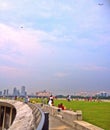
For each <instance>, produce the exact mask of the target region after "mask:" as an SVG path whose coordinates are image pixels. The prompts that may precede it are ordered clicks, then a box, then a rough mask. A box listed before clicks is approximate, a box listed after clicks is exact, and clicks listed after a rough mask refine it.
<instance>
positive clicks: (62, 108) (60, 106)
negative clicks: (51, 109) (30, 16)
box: [58, 103, 66, 110]
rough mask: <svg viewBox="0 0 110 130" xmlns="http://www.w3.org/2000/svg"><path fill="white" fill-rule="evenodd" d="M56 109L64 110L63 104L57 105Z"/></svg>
mask: <svg viewBox="0 0 110 130" xmlns="http://www.w3.org/2000/svg"><path fill="white" fill-rule="evenodd" d="M58 108H61V110H65V109H66V107H64V105H63V103H60V104H58Z"/></svg>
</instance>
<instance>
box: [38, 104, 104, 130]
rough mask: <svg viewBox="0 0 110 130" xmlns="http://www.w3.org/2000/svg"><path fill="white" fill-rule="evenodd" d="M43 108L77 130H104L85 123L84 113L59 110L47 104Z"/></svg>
mask: <svg viewBox="0 0 110 130" xmlns="http://www.w3.org/2000/svg"><path fill="white" fill-rule="evenodd" d="M40 105H41V104H40ZM41 106H43V107H42V109H44V110H45V111H47V112H49V114H50V115H52V116H54V117H55V118H59V119H60V120H62V121H63V122H65V123H67V124H68V125H71V126H72V127H73V129H75V130H104V129H102V128H100V127H97V126H95V125H92V124H90V123H88V122H85V121H83V120H82V112H81V111H80V110H78V111H76V112H73V111H70V110H61V109H60V110H59V108H58V107H55V106H48V105H45V104H44V105H41Z"/></svg>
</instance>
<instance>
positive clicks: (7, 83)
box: [0, 0, 110, 94]
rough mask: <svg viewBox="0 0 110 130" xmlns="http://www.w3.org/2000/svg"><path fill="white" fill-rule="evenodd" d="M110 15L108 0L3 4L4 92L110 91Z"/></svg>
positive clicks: (0, 72)
mask: <svg viewBox="0 0 110 130" xmlns="http://www.w3.org/2000/svg"><path fill="white" fill-rule="evenodd" d="M100 3H101V4H102V5H100ZM109 14H110V2H109V1H108V0H100V1H99V0H89V1H88V0H81V1H78V0H71V1H66V0H60V1H59V0H53V1H51V0H42V1H40V0H37V1H36V0H33V1H30V0H19V1H15V0H10V1H9V0H0V90H3V89H4V88H7V89H10V90H12V89H13V86H22V85H25V86H26V88H27V91H28V92H30V93H33V92H35V91H42V90H49V91H51V92H52V93H54V94H72V93H74V92H80V91H88V92H90V91H91V92H92V91H93V92H94V91H109V92H110V56H109V55H110V19H109Z"/></svg>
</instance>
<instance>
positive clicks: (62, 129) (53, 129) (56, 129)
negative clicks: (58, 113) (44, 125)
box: [49, 116, 74, 130]
mask: <svg viewBox="0 0 110 130" xmlns="http://www.w3.org/2000/svg"><path fill="white" fill-rule="evenodd" d="M49 130H74V129H73V128H72V127H71V126H69V125H67V124H65V123H64V122H63V121H61V120H60V119H58V118H56V117H53V116H49Z"/></svg>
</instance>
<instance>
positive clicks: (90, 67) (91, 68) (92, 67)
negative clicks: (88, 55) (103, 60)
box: [81, 65, 110, 71]
mask: <svg viewBox="0 0 110 130" xmlns="http://www.w3.org/2000/svg"><path fill="white" fill-rule="evenodd" d="M81 69H82V70H86V71H110V68H107V67H104V66H96V65H87V66H82V67H81Z"/></svg>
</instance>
